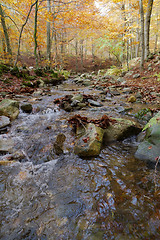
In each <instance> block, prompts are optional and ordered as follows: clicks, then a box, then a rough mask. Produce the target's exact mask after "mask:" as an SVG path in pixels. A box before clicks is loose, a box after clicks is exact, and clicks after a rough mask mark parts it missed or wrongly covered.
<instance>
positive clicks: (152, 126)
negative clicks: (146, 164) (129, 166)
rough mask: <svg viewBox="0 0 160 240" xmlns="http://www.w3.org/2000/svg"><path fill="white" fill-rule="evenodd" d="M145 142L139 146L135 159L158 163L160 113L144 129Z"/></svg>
mask: <svg viewBox="0 0 160 240" xmlns="http://www.w3.org/2000/svg"><path fill="white" fill-rule="evenodd" d="M142 131H144V132H145V137H144V140H143V141H142V142H141V143H140V144H139V146H138V149H137V151H136V153H135V157H136V158H138V159H140V160H145V161H150V162H153V163H156V160H157V158H158V157H159V156H160V112H159V113H157V114H156V115H155V116H154V117H153V118H151V119H150V121H149V122H148V123H147V124H146V126H145V127H144V128H143V130H142Z"/></svg>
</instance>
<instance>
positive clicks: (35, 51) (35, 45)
mask: <svg viewBox="0 0 160 240" xmlns="http://www.w3.org/2000/svg"><path fill="white" fill-rule="evenodd" d="M37 15H38V1H37V2H36V6H35V19H34V56H35V59H36V67H38V54H37V47H38V44H37Z"/></svg>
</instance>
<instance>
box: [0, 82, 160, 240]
mask: <svg viewBox="0 0 160 240" xmlns="http://www.w3.org/2000/svg"><path fill="white" fill-rule="evenodd" d="M74 92H78V93H84V94H91V95H99V94H100V92H101V91H100V90H96V89H90V88H86V87H77V86H76V85H75V84H74V83H73V82H72V80H68V81H66V82H65V83H64V84H62V85H59V86H58V87H52V88H51V90H50V91H49V93H48V92H47V90H46V95H44V96H38V97H37V96H26V97H24V98H20V99H19V100H20V101H24V102H25V101H29V102H30V103H32V105H33V112H32V113H31V114H27V113H23V112H22V111H21V112H20V114H19V117H18V118H17V119H16V120H15V121H13V122H12V126H11V128H10V130H9V132H8V133H5V134H2V135H1V136H2V137H3V138H5V139H6V141H7V140H9V139H12V140H14V149H15V150H16V151H21V152H22V153H23V154H24V158H23V159H22V161H21V162H19V161H17V162H15V163H13V164H11V165H7V166H0V228H1V231H0V239H1V240H22V239H25V240H29V239H30V240H67V239H68V240H103V239H104V240H105V239H116V240H128V239H145V240H147V239H152V240H154V239H156V240H158V239H160V193H159V191H158V190H159V189H160V172H159V171H157V173H156V174H155V169H154V168H150V167H149V166H148V165H147V164H146V163H145V162H143V161H140V160H137V159H135V158H134V153H135V151H136V148H137V144H138V143H137V141H136V137H135V136H133V137H131V138H128V139H125V140H124V141H122V142H116V143H115V142H114V143H111V144H109V145H108V146H103V149H102V151H101V153H100V155H99V156H97V157H92V158H89V159H82V158H80V157H78V156H76V155H75V154H74V152H73V148H74V142H75V135H74V133H73V131H72V128H71V126H69V124H68V122H67V120H68V119H69V118H70V117H71V116H73V115H75V114H80V115H82V116H87V117H92V118H95V119H96V118H100V117H102V115H104V114H106V115H108V116H112V117H122V115H121V114H120V111H119V109H120V108H122V107H123V106H124V105H125V101H126V100H124V98H123V96H122V95H120V96H115V97H114V98H112V99H111V101H105V102H103V106H102V107H90V108H87V109H86V110H85V109H84V110H79V111H76V112H72V113H69V112H65V111H64V110H62V109H59V107H58V106H57V105H56V104H54V99H56V98H59V97H62V96H65V95H67V94H72V93H74ZM28 99H29V100H28ZM140 107H142V106H140V105H136V104H135V105H134V108H136V109H139V108H140ZM59 133H63V134H65V136H66V141H65V143H64V154H62V155H59V156H57V155H56V154H55V153H54V151H53V143H54V142H55V139H56V136H57V135H58V134H59ZM1 157H4V156H1ZM157 189H158V190H157Z"/></svg>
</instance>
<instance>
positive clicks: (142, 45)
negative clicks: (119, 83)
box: [139, 0, 145, 69]
mask: <svg viewBox="0 0 160 240" xmlns="http://www.w3.org/2000/svg"><path fill="white" fill-rule="evenodd" d="M139 8H140V16H141V62H140V67H141V69H143V68H144V53H145V45H144V10H143V2H142V0H139Z"/></svg>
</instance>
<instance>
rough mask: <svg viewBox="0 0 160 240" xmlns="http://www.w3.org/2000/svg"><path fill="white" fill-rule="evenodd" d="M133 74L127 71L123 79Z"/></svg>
mask: <svg viewBox="0 0 160 240" xmlns="http://www.w3.org/2000/svg"><path fill="white" fill-rule="evenodd" d="M133 73H134V72H133V71H129V72H127V73H126V75H125V77H131V76H132V74H133Z"/></svg>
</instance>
